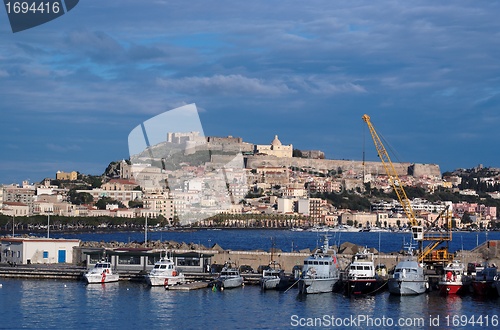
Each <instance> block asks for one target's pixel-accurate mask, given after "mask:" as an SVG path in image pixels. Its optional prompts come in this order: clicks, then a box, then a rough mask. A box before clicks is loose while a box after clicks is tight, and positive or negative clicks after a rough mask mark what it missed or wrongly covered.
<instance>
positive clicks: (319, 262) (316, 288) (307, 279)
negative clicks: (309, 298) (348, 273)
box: [298, 236, 340, 294]
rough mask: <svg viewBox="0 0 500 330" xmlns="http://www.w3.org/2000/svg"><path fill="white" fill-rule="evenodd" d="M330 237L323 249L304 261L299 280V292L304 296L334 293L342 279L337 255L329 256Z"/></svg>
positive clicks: (326, 239)
mask: <svg viewBox="0 0 500 330" xmlns="http://www.w3.org/2000/svg"><path fill="white" fill-rule="evenodd" d="M328 250H329V246H328V237H326V236H325V241H324V244H323V248H322V249H321V250H317V251H316V253H314V254H313V255H311V256H309V257H307V258H306V259H305V260H304V266H303V267H302V275H301V276H300V279H299V283H298V285H299V292H300V293H302V294H309V293H323V292H332V291H333V288H334V286H335V285H336V284H337V282H338V281H339V279H340V271H339V267H338V263H337V255H336V254H335V252H333V254H328Z"/></svg>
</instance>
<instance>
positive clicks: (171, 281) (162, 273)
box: [145, 257, 186, 288]
mask: <svg viewBox="0 0 500 330" xmlns="http://www.w3.org/2000/svg"><path fill="white" fill-rule="evenodd" d="M145 277H146V282H147V283H148V284H149V285H151V286H164V287H165V288H168V287H169V286H172V285H177V284H183V283H186V278H185V276H184V274H182V273H181V272H179V271H178V270H177V268H176V267H175V263H174V261H173V260H172V259H171V258H168V257H165V258H161V259H160V260H159V261H157V262H155V265H154V267H153V269H151V271H150V272H149V274H147V275H146V276H145Z"/></svg>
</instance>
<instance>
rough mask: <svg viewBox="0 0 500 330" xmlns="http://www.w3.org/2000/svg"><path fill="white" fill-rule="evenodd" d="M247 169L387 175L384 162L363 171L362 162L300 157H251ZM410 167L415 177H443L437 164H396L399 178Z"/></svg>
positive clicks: (247, 159)
mask: <svg viewBox="0 0 500 330" xmlns="http://www.w3.org/2000/svg"><path fill="white" fill-rule="evenodd" d="M415 165H416V166H415ZM245 166H246V168H252V169H253V168H255V169H256V168H258V167H290V166H295V167H299V168H306V169H308V170H311V171H316V172H322V173H327V172H328V171H330V170H334V171H338V170H339V169H340V170H341V171H342V173H346V172H347V173H348V174H349V175H352V176H360V175H362V174H363V170H364V173H366V174H372V175H386V171H385V168H384V165H383V164H382V162H365V166H364V169H363V162H362V161H354V160H333V159H310V158H298V157H287V158H283V157H273V156H265V155H253V156H251V155H249V156H246V157H245ZM410 166H412V173H413V176H415V177H422V176H438V177H440V176H441V170H440V169H439V165H436V164H413V165H412V164H410V163H394V168H395V170H396V172H397V174H398V175H399V176H404V175H408V174H409V170H410Z"/></svg>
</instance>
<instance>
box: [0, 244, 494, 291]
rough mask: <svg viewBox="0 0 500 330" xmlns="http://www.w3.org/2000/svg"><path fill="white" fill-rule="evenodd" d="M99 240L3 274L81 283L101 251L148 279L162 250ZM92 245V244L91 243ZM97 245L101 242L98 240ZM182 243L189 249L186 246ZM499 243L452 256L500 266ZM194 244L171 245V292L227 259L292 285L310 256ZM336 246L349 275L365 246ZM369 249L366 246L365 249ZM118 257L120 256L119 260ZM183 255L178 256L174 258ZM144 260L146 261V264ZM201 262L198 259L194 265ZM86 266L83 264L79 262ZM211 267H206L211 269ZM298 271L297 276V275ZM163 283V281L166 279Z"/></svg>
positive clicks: (201, 280)
mask: <svg viewBox="0 0 500 330" xmlns="http://www.w3.org/2000/svg"><path fill="white" fill-rule="evenodd" d="M96 244H97V243H94V246H93V248H92V249H90V250H89V248H88V246H87V247H78V248H75V254H78V255H79V257H76V258H75V260H83V261H84V262H83V264H87V265H88V267H87V266H83V265H77V264H60V263H55V264H5V263H3V264H0V278H21V279H56V280H74V281H81V280H83V276H84V274H85V272H86V271H87V270H88V269H90V268H91V267H92V266H93V264H92V260H99V259H100V258H101V257H102V256H103V255H106V256H107V257H108V258H110V260H112V261H113V264H112V265H111V264H110V267H113V268H114V270H115V272H116V273H117V274H118V275H119V281H129V282H138V283H143V282H145V279H146V276H147V274H148V273H149V272H150V270H151V269H152V265H149V266H148V265H146V263H147V261H148V260H150V259H148V258H151V256H156V255H161V251H163V250H160V252H158V249H146V248H143V249H142V250H139V249H138V248H129V249H128V250H127V249H126V248H123V247H121V248H119V249H115V250H112V249H110V248H109V244H105V243H101V247H96V246H95V245H96ZM87 245H89V244H87ZM97 245H98V244H97ZM181 246H184V247H186V245H185V244H182V245H181ZM498 246H500V240H489V241H486V242H484V243H482V244H481V245H479V246H477V247H476V248H474V249H472V250H470V251H466V250H460V251H456V252H455V254H454V258H455V259H456V260H469V261H476V262H478V261H480V260H482V261H483V262H484V261H485V257H487V263H489V264H492V265H497V264H499V256H500V251H498ZM194 248H195V246H192V247H191V248H189V249H172V250H170V253H171V255H172V256H175V258H173V260H175V265H176V267H178V268H179V270H180V271H181V272H182V274H183V276H185V279H186V283H182V284H179V285H173V286H169V289H173V290H185V291H191V290H196V289H202V288H207V287H208V286H209V283H211V282H213V281H214V280H216V279H217V277H218V276H219V274H220V268H218V267H220V266H222V265H224V264H225V263H227V262H228V261H231V262H232V263H234V264H235V265H237V268H239V270H241V276H242V278H243V283H244V284H245V285H258V284H259V283H260V282H261V280H262V274H263V273H262V270H263V269H264V268H263V267H266V266H268V265H269V264H270V262H271V261H274V262H275V263H276V264H279V265H280V267H282V269H283V270H284V273H285V274H286V275H287V276H288V278H290V279H294V280H291V281H290V283H292V284H293V282H294V281H295V280H297V278H298V276H299V275H300V273H301V272H302V267H303V264H304V260H305V259H307V258H308V257H309V256H310V255H311V253H312V252H311V251H301V252H283V251H281V250H280V251H278V250H277V249H272V250H271V251H268V252H265V251H236V250H224V249H222V248H220V247H217V245H216V248H215V249H206V250H196V249H194ZM334 248H335V262H336V263H338V265H337V268H338V270H339V272H340V278H341V279H344V281H345V280H346V278H347V275H346V271H347V269H348V267H349V264H350V263H351V261H352V260H353V259H354V257H355V256H356V254H357V253H360V252H361V251H362V250H363V247H362V246H358V245H355V244H353V243H349V242H344V243H342V244H340V246H338V247H336V246H335V247H334ZM365 250H366V249H365ZM366 251H370V252H371V253H372V254H373V258H374V264H375V265H383V266H384V267H385V269H387V272H388V273H391V274H392V272H393V271H394V268H395V267H396V265H397V264H398V262H399V261H401V260H403V259H404V255H403V254H402V253H399V252H391V253H385V252H379V251H377V250H376V249H375V248H370V249H367V250H366ZM116 255H119V257H120V258H121V259H120V258H115V256H116ZM130 255H131V256H133V257H134V258H135V259H134V260H138V261H139V262H138V264H137V265H136V266H135V268H131V265H130V264H123V263H122V261H120V260H123V258H125V259H126V260H129V259H127V258H128V257H129V256H130ZM186 256H190V258H191V259H190V260H191V261H192V262H193V261H194V262H193V264H195V265H197V266H185V264H184V263H182V262H180V261H179V260H183V262H184V261H185V257H186ZM176 258H179V259H176ZM142 261H144V264H142ZM196 262H197V263H196ZM80 264H82V262H80ZM207 266H208V267H207ZM294 272H295V274H294ZM425 274H426V278H427V279H428V287H429V288H431V290H432V289H437V284H438V282H439V279H440V278H441V277H442V275H443V274H444V270H443V269H442V268H438V269H432V268H427V269H425ZM162 283H163V282H162Z"/></svg>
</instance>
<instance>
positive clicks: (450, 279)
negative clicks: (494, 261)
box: [438, 260, 472, 294]
mask: <svg viewBox="0 0 500 330" xmlns="http://www.w3.org/2000/svg"><path fill="white" fill-rule="evenodd" d="M443 270H444V275H443V276H442V277H441V279H440V280H439V283H438V285H439V292H440V293H442V294H460V293H465V292H466V291H468V290H467V289H466V288H468V287H469V286H470V284H471V282H472V278H471V277H469V276H467V275H466V271H465V265H464V264H463V263H461V262H460V261H459V260H453V262H451V263H449V264H448V265H446V267H444V268H443Z"/></svg>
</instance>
